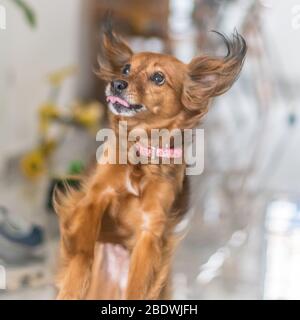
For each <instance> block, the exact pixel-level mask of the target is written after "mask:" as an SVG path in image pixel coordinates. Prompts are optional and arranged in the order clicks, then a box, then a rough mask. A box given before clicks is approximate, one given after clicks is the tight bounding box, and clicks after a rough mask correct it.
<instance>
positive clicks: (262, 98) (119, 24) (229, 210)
mask: <svg viewBox="0 0 300 320" xmlns="http://www.w3.org/2000/svg"><path fill="white" fill-rule="evenodd" d="M107 9H112V10H113V11H114V17H115V25H116V29H117V30H119V31H121V32H122V34H123V35H124V36H125V37H126V39H127V40H128V41H129V43H130V44H131V46H132V47H133V48H134V49H135V50H136V51H145V50H151V51H157V52H167V53H171V54H174V55H176V56H177V57H178V58H179V59H181V60H183V61H184V62H188V61H189V60H190V59H191V58H192V57H193V56H195V55H196V54H203V53H210V54H214V55H215V54H217V55H224V54H225V53H226V50H225V49H226V48H224V44H223V43H222V41H221V39H220V37H218V36H217V35H216V34H214V33H212V32H210V31H211V30H218V31H221V32H223V33H226V34H228V35H229V34H230V33H232V32H233V31H234V28H237V30H238V31H239V32H240V33H241V34H242V35H243V36H244V37H245V39H246V40H247V43H248V46H249V50H248V55H247V59H246V62H245V66H244V69H243V71H242V74H241V76H240V78H239V80H238V81H237V83H236V84H235V85H234V87H233V88H232V89H231V90H230V91H229V92H228V93H226V94H225V95H224V96H222V97H220V98H217V99H215V101H214V105H213V108H212V109H211V112H210V113H209V114H208V116H207V117H206V118H205V119H204V120H203V122H202V123H201V125H200V127H201V128H204V129H205V169H204V173H203V174H202V175H200V176H197V177H192V186H193V187H192V205H191V210H190V211H189V213H188V218H187V219H185V220H184V221H183V222H182V224H181V225H180V226H179V228H181V229H182V230H185V231H187V236H186V237H185V239H184V241H183V242H182V243H181V245H180V247H179V249H178V251H177V254H176V257H175V266H174V270H173V283H174V290H173V296H174V298H177V299H299V298H300V272H299V270H300V166H299V163H300V154H299V151H298V149H299V148H300V126H299V121H298V119H299V116H300V114H299V108H298V104H299V103H300V101H299V100H300V91H299V85H300V67H299V63H298V60H299V56H300V41H299V38H300V1H299V0H295V1H293V0H287V1H275V0H260V1H259V0H248V1H244V0H222V1H221V0H184V1H183V0H152V1H144V0H126V1H125V0H110V1H105V0H85V1H83V0H44V1H38V0H24V1H23V0H22V1H21V0H0V299H53V298H54V297H55V288H54V285H53V284H54V280H53V279H54V274H55V270H56V267H57V248H58V240H59V231H58V225H57V218H56V216H55V214H54V213H53V209H52V206H51V195H52V191H53V186H54V185H55V184H56V183H61V181H63V180H68V181H69V182H70V183H71V184H75V185H76V181H77V176H78V175H79V174H80V173H82V172H84V171H85V170H87V169H88V168H89V167H90V166H92V165H93V164H94V163H95V152H96V148H97V147H98V146H97V144H96V141H95V135H96V132H97V131H98V130H99V129H100V128H102V127H105V126H107V122H106V108H105V104H104V100H103V83H102V82H101V81H100V80H98V79H97V78H96V76H95V75H94V71H95V70H96V69H97V55H98V52H99V45H100V35H101V23H102V20H103V16H104V13H105V12H106V10H107Z"/></svg>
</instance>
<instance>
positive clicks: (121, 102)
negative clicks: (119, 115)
mask: <svg viewBox="0 0 300 320" xmlns="http://www.w3.org/2000/svg"><path fill="white" fill-rule="evenodd" d="M106 101H107V102H111V103H116V102H117V103H119V104H121V105H122V106H124V107H126V108H129V103H128V102H127V101H125V100H123V99H121V98H119V97H115V96H108V97H107V98H106Z"/></svg>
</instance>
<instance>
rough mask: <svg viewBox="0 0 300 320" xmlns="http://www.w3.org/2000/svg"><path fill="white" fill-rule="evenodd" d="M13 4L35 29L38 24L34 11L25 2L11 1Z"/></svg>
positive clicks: (22, 0) (21, 0)
mask: <svg viewBox="0 0 300 320" xmlns="http://www.w3.org/2000/svg"><path fill="white" fill-rule="evenodd" d="M9 1H11V2H13V3H14V4H15V5H16V6H17V7H18V8H19V9H20V10H21V11H22V12H23V14H24V16H25V18H26V20H27V22H28V23H29V25H30V26H31V27H35V26H36V24H37V19H36V15H35V13H34V10H33V9H32V8H31V7H30V6H29V5H28V4H27V3H26V2H25V1H24V0H9Z"/></svg>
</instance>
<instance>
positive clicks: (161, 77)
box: [150, 72, 166, 86]
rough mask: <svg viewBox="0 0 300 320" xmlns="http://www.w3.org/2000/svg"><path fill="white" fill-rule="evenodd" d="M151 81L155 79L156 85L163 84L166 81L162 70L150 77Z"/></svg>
mask: <svg viewBox="0 0 300 320" xmlns="http://www.w3.org/2000/svg"><path fill="white" fill-rule="evenodd" d="M150 79H151V81H153V82H154V83H155V84H156V85H158V86H161V85H163V84H164V83H165V80H166V79H165V76H164V74H163V73H161V72H155V73H153V74H152V76H151V77H150Z"/></svg>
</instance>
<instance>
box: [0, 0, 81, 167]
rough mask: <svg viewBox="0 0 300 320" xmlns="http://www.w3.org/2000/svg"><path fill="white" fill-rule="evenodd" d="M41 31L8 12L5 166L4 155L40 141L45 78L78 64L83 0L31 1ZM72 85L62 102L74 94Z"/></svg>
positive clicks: (0, 78) (2, 75)
mask: <svg viewBox="0 0 300 320" xmlns="http://www.w3.org/2000/svg"><path fill="white" fill-rule="evenodd" d="M27 2H28V3H30V5H31V6H32V7H33V8H34V10H35V12H36V15H37V19H38V26H37V28H36V29H31V28H30V27H29V26H28V25H27V23H26V21H25V20H24V18H23V16H22V13H21V12H20V10H19V9H18V8H16V7H15V6H14V5H12V4H11V3H10V1H7V0H0V4H3V5H4V6H5V7H6V9H7V28H6V30H0V166H1V159H2V160H3V158H4V157H3V156H7V155H8V154H14V153H16V152H20V151H21V150H25V149H28V148H30V146H32V145H33V144H34V143H35V139H36V130H37V122H36V115H37V114H36V110H37V107H38V105H39V104H40V103H41V102H42V101H43V100H44V99H45V98H46V97H47V92H48V90H47V89H48V86H47V83H46V81H45V80H46V76H47V74H48V73H49V72H52V71H55V70H56V69H59V68H61V67H64V66H69V65H73V64H75V65H77V64H78V62H79V48H80V46H79V41H80V36H79V34H80V22H81V12H80V11H81V0H63V1H62V0H51V1H49V0H47V1H45V0H43V1H41V0H27ZM75 90H76V79H73V80H70V81H68V83H67V84H66V88H64V94H63V99H62V103H63V102H64V101H68V100H69V98H71V97H73V96H74V95H75Z"/></svg>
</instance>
